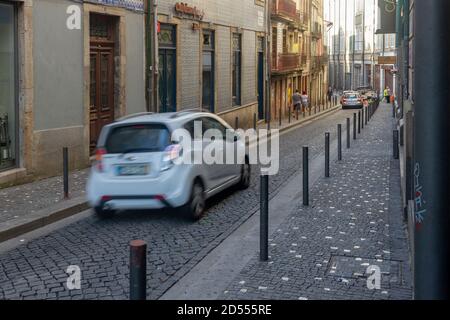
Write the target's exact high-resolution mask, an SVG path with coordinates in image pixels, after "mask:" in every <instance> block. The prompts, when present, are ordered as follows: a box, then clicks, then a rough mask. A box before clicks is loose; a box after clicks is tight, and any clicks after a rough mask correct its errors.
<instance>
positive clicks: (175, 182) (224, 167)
mask: <svg viewBox="0 0 450 320" xmlns="http://www.w3.org/2000/svg"><path fill="white" fill-rule="evenodd" d="M195 121H197V122H198V121H201V123H202V130H203V133H205V132H206V131H207V130H208V129H216V130H219V131H221V132H224V137H225V132H226V131H227V130H231V131H230V132H233V136H232V139H230V138H229V136H228V138H224V139H223V140H224V141H223V145H224V150H228V149H226V148H227V147H231V148H236V147H241V148H242V147H244V148H245V141H242V140H243V139H242V138H241V137H240V136H239V135H238V134H237V133H235V132H234V130H233V129H232V127H231V126H230V125H228V124H227V123H226V122H225V121H224V120H222V119H221V118H220V117H218V116H216V115H214V114H211V113H206V112H199V111H181V112H177V113H159V114H150V113H148V114H136V115H132V116H129V117H125V118H123V119H120V120H118V121H117V122H114V123H112V124H109V125H107V126H105V127H103V129H102V131H101V134H100V137H99V140H98V143H97V149H96V161H95V163H94V164H93V166H92V169H91V173H90V176H89V179H88V183H87V198H88V201H89V203H90V205H91V206H92V207H93V208H94V210H95V212H96V213H97V214H98V215H99V216H101V217H106V216H109V215H110V214H111V213H112V212H114V211H116V210H140V209H162V208H181V209H183V211H184V212H185V213H187V214H188V215H189V216H190V217H191V218H193V219H194V220H198V219H200V218H201V217H202V216H203V215H204V212H205V201H206V199H207V198H209V197H211V196H213V195H215V194H217V193H219V192H221V191H223V190H224V189H226V188H229V187H231V186H234V185H239V186H240V187H241V188H243V189H245V188H248V186H249V184H250V164H249V161H248V156H247V155H246V154H245V153H244V155H243V156H244V157H245V159H241V161H239V160H238V159H236V161H235V163H232V164H211V165H207V164H205V163H203V162H202V164H186V163H184V162H183V163H179V162H177V161H176V160H177V159H180V158H181V157H182V155H183V156H184V155H185V153H188V154H193V153H195V152H199V150H197V149H198V148H199V147H200V148H203V150H204V148H205V147H206V146H207V145H208V144H209V143H211V140H207V139H203V134H202V135H201V136H200V137H196V138H195V139H196V141H197V142H198V143H192V144H190V146H189V147H187V148H186V147H185V146H183V147H181V146H180V144H179V142H178V141H172V133H173V131H174V130H176V129H181V128H183V129H186V130H187V132H189V133H190V135H191V136H193V135H194V134H193V131H194V122H195ZM199 140H201V141H199ZM183 149H185V150H183ZM224 150H219V151H220V152H222V151H223V154H222V156H224V157H225V151H224ZM244 150H245V149H244ZM200 152H201V151H200Z"/></svg>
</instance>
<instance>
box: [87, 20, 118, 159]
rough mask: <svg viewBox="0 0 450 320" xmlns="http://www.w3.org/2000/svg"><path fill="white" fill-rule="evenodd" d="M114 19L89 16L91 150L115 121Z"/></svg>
mask: <svg viewBox="0 0 450 320" xmlns="http://www.w3.org/2000/svg"><path fill="white" fill-rule="evenodd" d="M114 51H115V21H114V18H113V17H110V16H106V15H99V14H91V16H90V97H89V100H90V103H89V106H90V109H89V116H90V118H89V119H90V151H91V153H92V152H93V151H94V149H95V147H96V145H97V140H98V137H99V135H100V132H101V130H102V128H103V126H105V125H107V124H109V123H111V122H113V121H114V70H115V63H114Z"/></svg>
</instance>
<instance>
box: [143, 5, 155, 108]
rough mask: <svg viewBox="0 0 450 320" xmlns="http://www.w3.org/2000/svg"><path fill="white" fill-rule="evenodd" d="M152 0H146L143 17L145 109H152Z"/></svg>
mask: <svg viewBox="0 0 450 320" xmlns="http://www.w3.org/2000/svg"><path fill="white" fill-rule="evenodd" d="M152 6H153V4H152V0H147V8H146V9H147V12H146V13H147V14H146V17H145V41H146V43H145V54H146V61H147V63H146V66H145V77H146V80H147V81H146V82H147V85H146V89H147V92H146V95H145V96H146V98H147V111H152V110H153V54H152V38H153V36H152V35H153V31H152V23H151V21H152V17H151V11H152V10H151V8H152Z"/></svg>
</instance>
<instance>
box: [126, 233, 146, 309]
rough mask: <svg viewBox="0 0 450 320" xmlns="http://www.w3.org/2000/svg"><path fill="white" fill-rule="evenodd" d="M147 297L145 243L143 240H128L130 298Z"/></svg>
mask: <svg viewBox="0 0 450 320" xmlns="http://www.w3.org/2000/svg"><path fill="white" fill-rule="evenodd" d="M146 298H147V244H146V243H145V242H144V241H143V240H133V241H131V242H130V300H146Z"/></svg>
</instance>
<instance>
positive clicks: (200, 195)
mask: <svg viewBox="0 0 450 320" xmlns="http://www.w3.org/2000/svg"><path fill="white" fill-rule="evenodd" d="M205 210H206V199H205V189H204V187H203V184H202V183H201V182H200V181H199V180H196V181H195V182H194V184H193V186H192V191H191V197H190V199H189V202H188V203H187V204H186V205H185V206H184V208H183V211H184V213H185V214H186V215H187V216H188V217H189V218H190V219H192V220H194V221H198V220H200V219H201V218H202V217H203V216H204V215H205Z"/></svg>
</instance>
